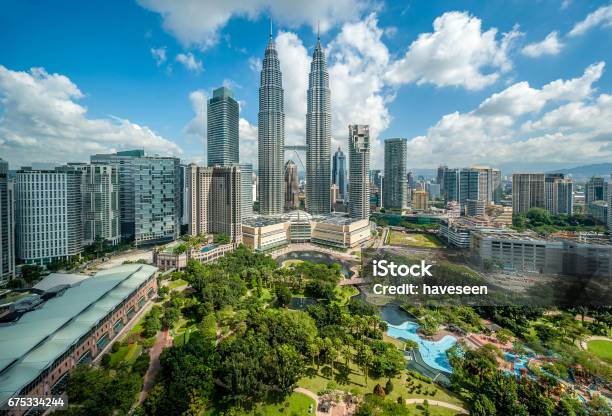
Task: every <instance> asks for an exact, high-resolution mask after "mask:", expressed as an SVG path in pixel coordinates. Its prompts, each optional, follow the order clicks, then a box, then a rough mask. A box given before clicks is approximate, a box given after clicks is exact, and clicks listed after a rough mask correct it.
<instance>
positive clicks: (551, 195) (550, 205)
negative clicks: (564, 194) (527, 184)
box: [544, 173, 565, 213]
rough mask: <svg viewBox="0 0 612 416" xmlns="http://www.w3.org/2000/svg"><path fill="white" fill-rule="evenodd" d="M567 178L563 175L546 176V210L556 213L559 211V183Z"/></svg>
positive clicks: (550, 174) (549, 174)
mask: <svg viewBox="0 0 612 416" xmlns="http://www.w3.org/2000/svg"><path fill="white" fill-rule="evenodd" d="M564 177H565V175H564V174H563V173H547V174H545V175H544V209H545V210H546V211H548V212H551V213H554V212H555V211H557V202H558V200H557V181H559V180H562V179H563V178H564Z"/></svg>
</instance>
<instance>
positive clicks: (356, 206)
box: [348, 124, 370, 219]
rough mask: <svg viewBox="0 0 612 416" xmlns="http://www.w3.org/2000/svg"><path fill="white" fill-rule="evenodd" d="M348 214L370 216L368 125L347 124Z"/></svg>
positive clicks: (361, 217) (356, 216)
mask: <svg viewBox="0 0 612 416" xmlns="http://www.w3.org/2000/svg"><path fill="white" fill-rule="evenodd" d="M348 153H349V216H350V217H351V218H357V219H367V218H370V181H369V178H368V175H369V172H370V127H369V126H367V125H357V124H352V125H350V126H349V136H348Z"/></svg>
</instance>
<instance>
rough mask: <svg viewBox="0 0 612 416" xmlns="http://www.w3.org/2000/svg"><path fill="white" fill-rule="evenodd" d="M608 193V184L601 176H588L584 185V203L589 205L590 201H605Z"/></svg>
mask: <svg viewBox="0 0 612 416" xmlns="http://www.w3.org/2000/svg"><path fill="white" fill-rule="evenodd" d="M607 194H608V184H607V183H606V180H605V179H604V178H602V177H601V176H593V177H591V178H589V180H588V181H587V183H586V185H585V187H584V204H585V206H587V207H588V206H589V202H592V201H605V200H606V199H607V196H608V195H607Z"/></svg>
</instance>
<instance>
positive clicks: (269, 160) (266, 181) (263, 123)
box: [257, 32, 285, 214]
mask: <svg viewBox="0 0 612 416" xmlns="http://www.w3.org/2000/svg"><path fill="white" fill-rule="evenodd" d="M283 94H284V92H283V80H282V74H281V71H280V63H279V61H278V54H277V52H276V48H275V46H274V40H273V39H272V32H270V40H269V41H268V46H267V48H266V52H265V56H264V60H263V64H262V68H261V79H260V87H259V114H258V115H257V122H258V124H257V125H258V130H257V135H258V144H259V147H258V156H259V168H258V169H259V185H258V191H259V193H258V195H259V197H258V200H259V210H260V212H261V213H262V214H282V212H283V203H284V194H283V179H284V178H283V175H284V168H285V165H284V152H285V110H284V98H283Z"/></svg>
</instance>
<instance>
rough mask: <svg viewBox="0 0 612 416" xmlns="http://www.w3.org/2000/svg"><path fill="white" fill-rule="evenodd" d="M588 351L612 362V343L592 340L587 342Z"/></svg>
mask: <svg viewBox="0 0 612 416" xmlns="http://www.w3.org/2000/svg"><path fill="white" fill-rule="evenodd" d="M587 349H588V350H589V351H591V352H592V353H593V354H595V355H596V356H598V357H599V358H601V359H602V360H606V361H612V342H611V341H606V340H603V339H601V340H599V339H598V340H595V339H594V340H592V341H589V342H587Z"/></svg>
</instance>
